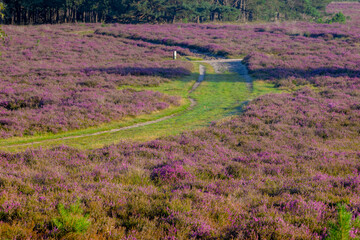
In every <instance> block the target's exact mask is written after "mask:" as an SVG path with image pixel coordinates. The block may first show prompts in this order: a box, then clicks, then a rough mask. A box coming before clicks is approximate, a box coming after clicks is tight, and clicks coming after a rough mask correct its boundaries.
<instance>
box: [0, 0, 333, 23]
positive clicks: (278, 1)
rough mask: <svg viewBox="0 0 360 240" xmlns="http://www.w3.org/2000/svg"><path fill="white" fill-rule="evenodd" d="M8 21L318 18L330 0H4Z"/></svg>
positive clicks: (179, 20)
mask: <svg viewBox="0 0 360 240" xmlns="http://www.w3.org/2000/svg"><path fill="white" fill-rule="evenodd" d="M3 2H4V3H5V6H6V11H5V19H4V20H2V21H3V23H7V24H41V23H69V22H91V23H93V22H121V23H144V22H152V23H165V22H166V23H172V22H188V21H189V22H206V21H242V22H246V21H256V20H265V21H277V20H288V19H304V18H317V17H319V16H320V15H321V14H322V12H323V11H324V9H325V7H326V5H327V4H328V3H329V2H331V0H99V1H98V0H51V1H48V0H4V1H3Z"/></svg>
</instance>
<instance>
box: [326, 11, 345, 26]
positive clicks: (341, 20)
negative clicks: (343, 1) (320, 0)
mask: <svg viewBox="0 0 360 240" xmlns="http://www.w3.org/2000/svg"><path fill="white" fill-rule="evenodd" d="M326 23H329V24H332V23H346V17H345V15H344V14H343V13H342V12H338V13H336V14H335V16H333V17H332V18H331V19H330V20H327V21H326Z"/></svg>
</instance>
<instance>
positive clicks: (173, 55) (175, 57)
mask: <svg viewBox="0 0 360 240" xmlns="http://www.w3.org/2000/svg"><path fill="white" fill-rule="evenodd" d="M173 57H174V60H176V51H174V55H173Z"/></svg>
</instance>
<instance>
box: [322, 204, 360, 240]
mask: <svg viewBox="0 0 360 240" xmlns="http://www.w3.org/2000/svg"><path fill="white" fill-rule="evenodd" d="M352 216H353V215H352V213H351V212H348V211H347V210H346V206H345V205H343V204H339V205H338V220H337V222H336V223H329V227H330V228H329V236H328V237H327V238H326V239H327V240H348V239H350V231H351V229H352V228H353V227H359V223H360V219H359V218H357V219H356V220H354V221H353V220H352Z"/></svg>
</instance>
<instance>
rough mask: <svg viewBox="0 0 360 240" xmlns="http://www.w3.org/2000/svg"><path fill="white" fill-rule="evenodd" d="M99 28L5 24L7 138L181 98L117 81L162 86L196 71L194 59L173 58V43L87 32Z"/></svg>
mask: <svg viewBox="0 0 360 240" xmlns="http://www.w3.org/2000/svg"><path fill="white" fill-rule="evenodd" d="M93 27H94V26H91V25H89V26H70V25H68V26H35V27H33V26H31V27H16V26H10V27H4V30H5V31H6V33H7V34H8V40H7V42H6V44H5V45H4V46H0V52H1V53H2V56H1V59H0V82H1V85H0V138H8V137H12V136H24V135H33V134H35V133H42V132H51V133H57V132H59V131H67V130H72V129H80V128H85V127H89V126H95V125H97V124H100V123H104V122H109V121H114V120H121V119H122V118H124V117H126V116H137V115H140V114H147V113H151V112H153V111H158V110H162V109H165V108H167V107H169V106H170V105H178V104H179V99H178V98H176V97H171V96H166V95H164V94H161V93H159V92H151V91H140V92H137V91H129V90H118V89H117V88H118V87H119V86H121V85H132V86H136V85H157V84H160V83H162V82H165V81H169V80H170V79H171V78H173V77H178V76H183V75H185V74H189V73H190V70H191V64H189V63H186V62H181V63H180V64H179V63H178V62H177V63H175V62H173V61H171V60H168V59H170V57H171V50H170V48H169V47H166V46H158V45H153V44H149V43H146V42H141V41H133V40H127V39H119V38H113V37H105V36H97V35H93V34H91V33H89V34H87V33H86V30H88V29H89V28H90V29H91V28H93ZM84 30H85V32H84ZM104 43H106V44H104ZM178 50H179V51H180V52H182V53H183V52H184V53H187V52H189V51H188V50H186V49H182V48H179V49H178Z"/></svg>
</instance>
